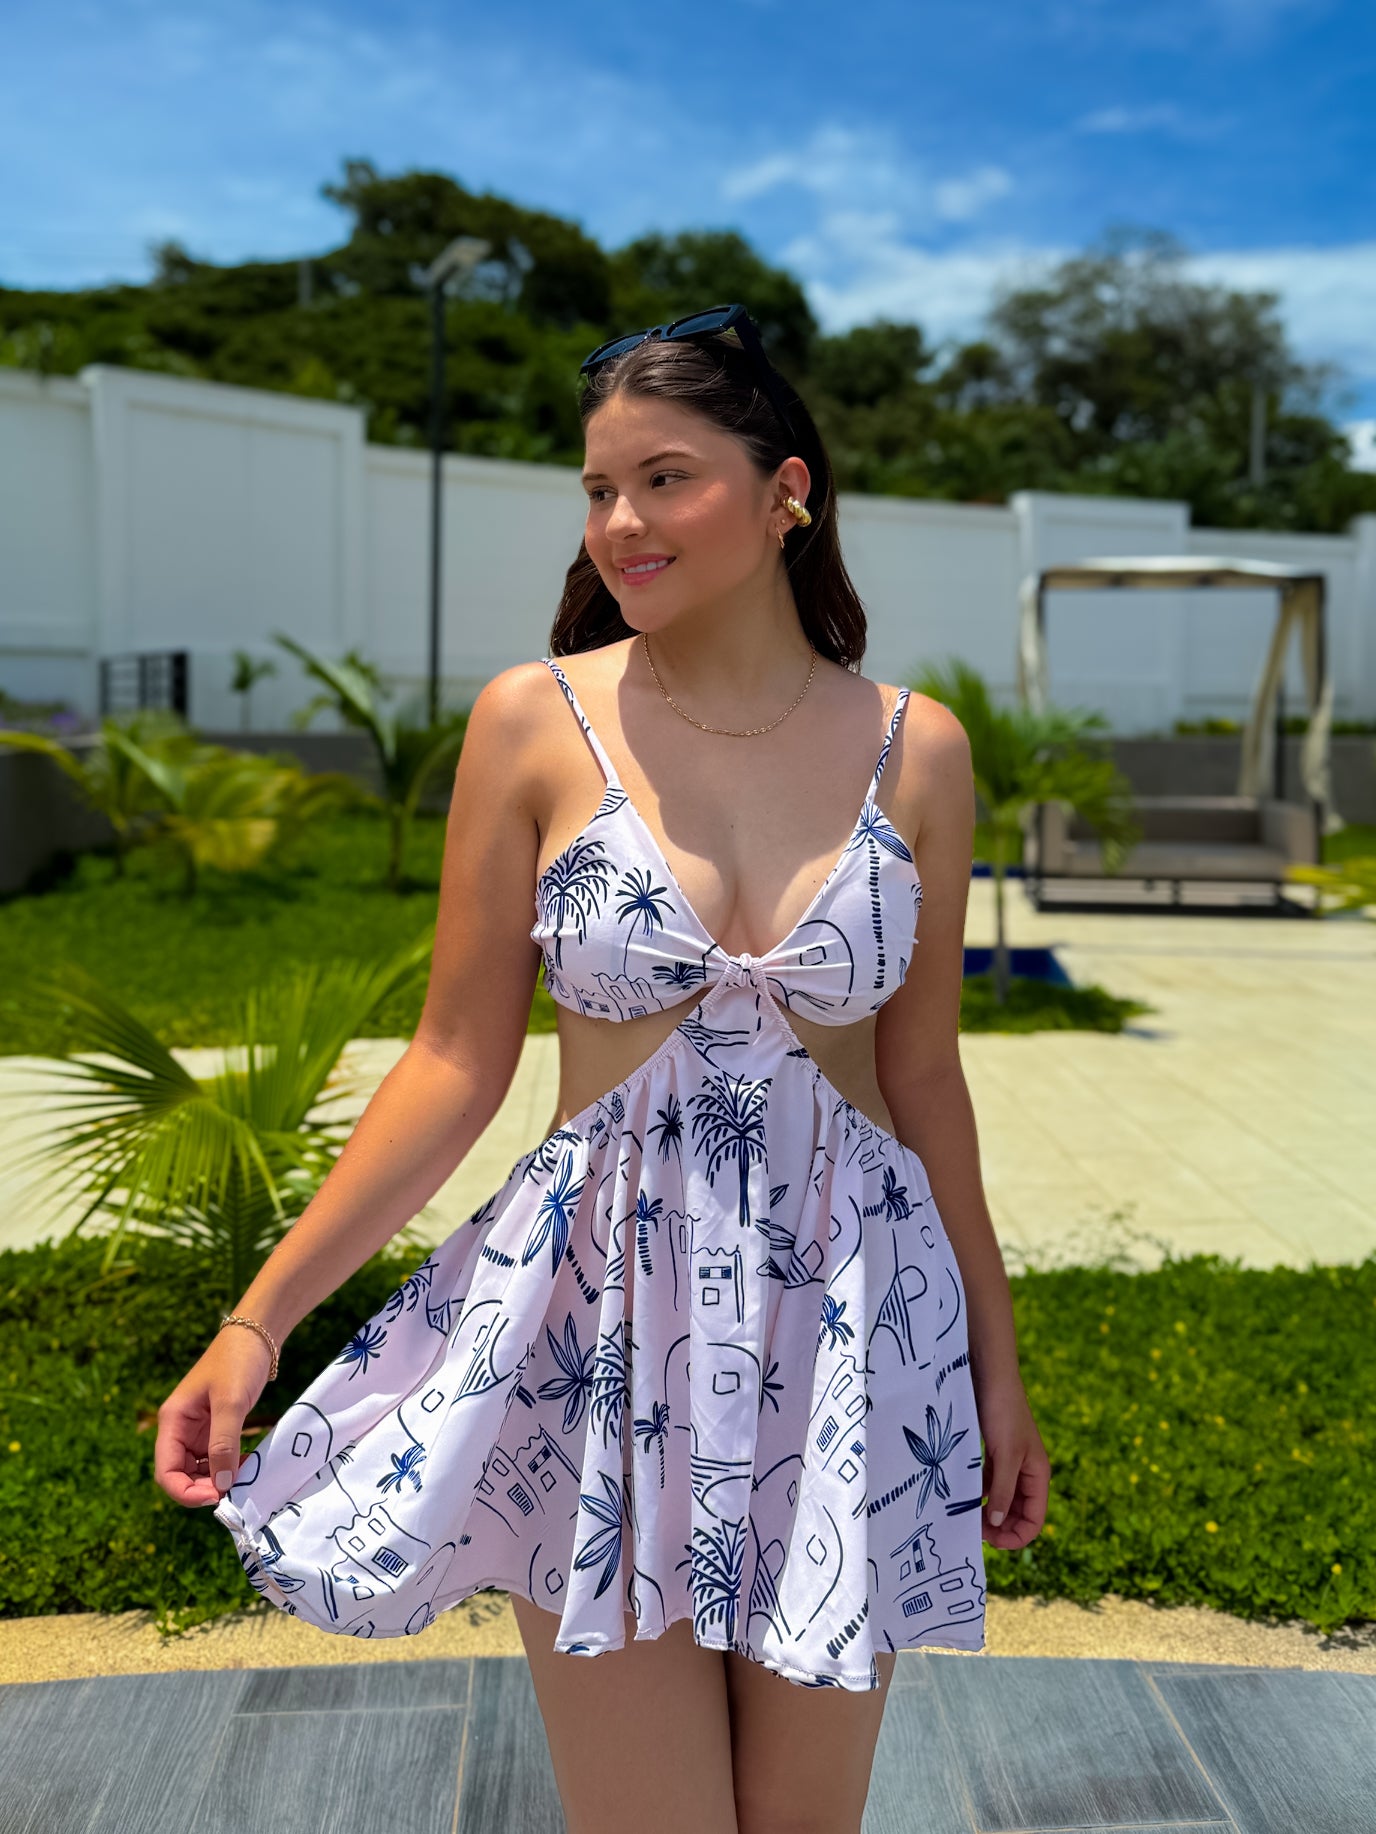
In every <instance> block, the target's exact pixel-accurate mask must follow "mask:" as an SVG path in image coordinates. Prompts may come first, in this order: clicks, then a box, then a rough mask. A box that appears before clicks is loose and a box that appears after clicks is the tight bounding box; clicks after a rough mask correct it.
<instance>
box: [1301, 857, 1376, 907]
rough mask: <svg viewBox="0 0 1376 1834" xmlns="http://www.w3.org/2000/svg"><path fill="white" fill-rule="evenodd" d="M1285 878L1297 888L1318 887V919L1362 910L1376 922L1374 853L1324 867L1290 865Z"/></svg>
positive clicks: (1336, 861) (1375, 859)
mask: <svg viewBox="0 0 1376 1834" xmlns="http://www.w3.org/2000/svg"><path fill="white" fill-rule="evenodd" d="M1285 876H1286V878H1287V879H1289V880H1290V881H1291V882H1292V883H1294V884H1296V885H1315V886H1317V887H1318V892H1319V896H1318V908H1319V915H1320V916H1321V917H1327V916H1330V915H1332V914H1333V913H1334V912H1335V911H1362V912H1363V913H1364V914H1365V915H1366V916H1367V917H1369V918H1371V919H1373V920H1376V854H1370V853H1359V854H1353V855H1351V856H1349V858H1347V859H1345V860H1334V861H1333V862H1331V863H1330V864H1329V865H1327V866H1303V865H1299V864H1292V865H1290V866H1287V867H1286V869H1285ZM1330 899H1331V900H1332V902H1331V903H1330V902H1329V900H1330Z"/></svg>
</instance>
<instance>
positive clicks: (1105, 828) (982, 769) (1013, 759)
mask: <svg viewBox="0 0 1376 1834" xmlns="http://www.w3.org/2000/svg"><path fill="white" fill-rule="evenodd" d="M911 686H913V687H915V688H916V689H917V690H918V692H919V693H920V694H926V695H928V696H930V697H931V699H933V700H938V701H941V702H942V704H943V705H944V706H947V707H949V708H950V710H951V712H952V713H954V714H955V716H956V718H957V719H958V720H959V721H960V723H961V725H962V726H963V727H964V728H965V733H966V736H967V738H968V739H969V741H970V756H971V762H972V764H973V767H974V777H975V795H976V800H977V803H978V817H977V820H976V824H975V854H976V857H977V858H979V859H985V860H988V862H989V865H990V869H991V871H992V873H993V879H994V916H995V923H996V926H997V929H996V940H995V944H994V998H995V1001H996V1002H997V1004H998V1005H1000V1006H1003V1005H1005V1004H1006V1002H1007V998H1008V982H1009V979H1010V974H1009V956H1008V944H1007V939H1006V930H1005V923H1004V902H1003V887H1004V875H1005V873H1006V871H1007V869H1008V867H1009V866H1010V865H1013V864H1014V863H1015V862H1017V861H1019V860H1020V859H1021V857H1022V842H1023V822H1024V818H1025V815H1026V813H1027V811H1028V810H1029V809H1031V808H1032V807H1033V806H1034V805H1035V804H1036V803H1039V802H1064V803H1068V804H1069V805H1070V807H1071V808H1072V809H1073V810H1074V811H1075V813H1076V814H1077V815H1079V816H1080V817H1081V818H1082V819H1083V820H1084V821H1085V822H1087V823H1088V824H1089V826H1090V827H1092V828H1094V829H1095V830H1096V831H1097V833H1098V835H1099V843H1100V849H1101V853H1102V857H1103V862H1104V870H1105V871H1106V872H1117V871H1118V870H1119V868H1120V867H1121V865H1122V863H1123V860H1124V858H1125V856H1126V854H1127V852H1128V849H1129V848H1130V847H1131V846H1132V845H1133V843H1134V842H1135V841H1137V840H1139V839H1140V838H1141V832H1142V831H1141V828H1140V827H1139V826H1138V824H1137V823H1136V822H1135V821H1134V820H1133V818H1132V805H1131V794H1132V786H1131V784H1130V783H1129V782H1128V779H1127V778H1126V777H1125V776H1124V775H1123V774H1122V772H1121V771H1120V770H1119V769H1118V768H1117V766H1116V765H1115V764H1114V762H1113V760H1112V759H1111V758H1110V757H1108V756H1107V755H1104V754H1102V753H1096V752H1094V751H1092V750H1091V749H1089V747H1087V746H1086V744H1085V736H1086V735H1087V734H1088V733H1091V732H1096V731H1102V730H1103V729H1104V728H1105V727H1106V726H1107V724H1108V722H1107V721H1106V720H1105V719H1104V717H1103V715H1102V714H1099V713H1088V712H1083V711H1080V710H1070V709H1065V708H1057V707H1048V708H1047V709H1046V710H1045V711H1044V712H1042V713H1035V712H1033V711H1032V710H1031V708H1028V707H1012V708H1006V707H995V706H994V704H993V702H992V701H991V699H990V697H989V689H988V686H987V685H986V683H985V681H984V679H983V677H982V676H981V675H980V674H979V672H978V671H977V670H976V669H972V668H971V667H970V665H969V664H968V663H965V662H961V661H959V660H954V659H953V660H951V661H949V662H948V664H947V666H946V667H945V668H928V669H926V670H924V671H923V673H922V675H921V676H920V678H919V679H918V680H917V681H915V682H913V683H912V684H911Z"/></svg>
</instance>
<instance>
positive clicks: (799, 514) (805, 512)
mask: <svg viewBox="0 0 1376 1834" xmlns="http://www.w3.org/2000/svg"><path fill="white" fill-rule="evenodd" d="M784 501H785V503H786V504H787V506H788V508H789V509H790V510H791V511H792V513H793V515H794V517H795V518H796V519H797V521H798V522H799V523H801V524H802V526H803V527H804V528H807V526H808V525H809V523H810V522H811V521H812V511H811V510H810V509H808V508H807V507H806V505H804V504H802V503H800V502H799V501H798V499H797V498H796V497H786V498H785V499H784Z"/></svg>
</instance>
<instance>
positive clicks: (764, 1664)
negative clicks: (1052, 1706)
mask: <svg viewBox="0 0 1376 1834" xmlns="http://www.w3.org/2000/svg"><path fill="white" fill-rule="evenodd" d="M226 1501H227V1499H226V1498H221V1505H223V1504H224V1503H225V1502H226ZM229 1509H230V1510H231V1511H232V1512H233V1515H234V1517H236V1518H237V1521H236V1520H230V1519H227V1518H226V1517H224V1516H220V1513H219V1507H218V1506H217V1508H216V1509H215V1511H214V1514H215V1515H216V1516H217V1517H218V1518H219V1520H220V1521H221V1522H223V1523H224V1525H225V1527H226V1528H228V1530H229V1532H230V1535H231V1536H232V1537H233V1539H234V1542H235V1545H236V1546H237V1547H238V1549H239V1551H240V1553H241V1554H249V1555H251V1556H252V1559H253V1563H254V1565H255V1567H256V1568H257V1571H258V1578H257V1579H256V1580H254V1579H252V1578H250V1582H249V1583H250V1584H251V1585H252V1586H253V1588H254V1590H255V1591H256V1592H258V1593H259V1595H260V1596H261V1597H264V1598H266V1599H268V1600H269V1602H270V1603H272V1604H273V1605H275V1606H276V1607H277V1608H278V1609H279V1610H281V1611H284V1612H286V1613H287V1614H288V1615H290V1616H291V1617H294V1618H295V1619H296V1620H297V1622H298V1623H302V1624H309V1625H310V1627H311V1629H312V1630H318V1631H319V1632H320V1634H321V1636H349V1635H351V1634H353V1633H351V1632H349V1631H334V1630H327V1629H326V1628H325V1626H324V1625H323V1624H318V1623H316V1622H315V1620H314V1619H313V1618H308V1617H305V1616H303V1615H302V1613H301V1612H299V1611H298V1610H297V1608H296V1606H295V1605H294V1604H293V1603H292V1600H291V1594H290V1593H288V1592H284V1591H283V1590H282V1588H281V1587H280V1586H279V1585H278V1584H277V1582H276V1580H274V1579H273V1577H272V1572H271V1569H270V1568H269V1567H267V1566H265V1565H264V1563H263V1555H262V1550H261V1549H260V1547H259V1545H258V1540H257V1535H256V1533H255V1531H254V1530H253V1529H252V1528H250V1527H249V1525H248V1522H247V1521H246V1519H245V1517H244V1515H243V1512H242V1511H241V1510H240V1509H239V1508H238V1506H237V1505H236V1504H233V1503H230V1504H229ZM492 1591H496V1592H505V1593H507V1594H508V1596H510V1595H511V1594H513V1593H514V1594H515V1596H516V1597H518V1598H523V1599H524V1600H525V1601H526V1603H527V1604H528V1605H531V1606H533V1607H534V1609H535V1610H536V1611H541V1612H543V1613H544V1614H545V1616H546V1617H553V1618H558V1616H559V1613H558V1612H555V1611H550V1610H549V1608H548V1606H545V1605H542V1604H540V1603H538V1601H537V1600H535V1599H533V1598H532V1597H531V1596H530V1594H529V1592H527V1591H525V1590H524V1588H523V1587H521V1586H519V1585H515V1584H513V1583H512V1581H511V1580H509V1579H507V1578H504V1577H501V1576H494V1577H491V1578H486V1579H477V1580H474V1581H473V1583H472V1585H468V1586H465V1588H464V1590H463V1591H462V1592H460V1593H459V1594H458V1596H457V1597H455V1598H451V1599H448V1600H447V1601H446V1602H445V1603H444V1604H443V1605H441V1606H440V1607H439V1608H438V1609H437V1610H435V1611H434V1614H433V1616H432V1617H431V1618H430V1620H429V1623H427V1624H426V1625H425V1627H424V1628H425V1630H428V1629H429V1628H430V1625H431V1624H433V1623H434V1622H435V1620H436V1619H437V1618H439V1617H442V1616H443V1615H444V1613H445V1612H446V1611H452V1610H454V1609H455V1608H456V1607H457V1606H459V1605H462V1604H466V1603H467V1601H468V1600H469V1599H470V1598H473V1597H474V1596H475V1595H476V1594H477V1593H479V1592H492ZM626 1615H627V1616H628V1617H634V1615H635V1614H634V1613H633V1612H629V1611H628V1612H627V1613H626ZM692 1619H693V1613H692V1612H691V1611H680V1612H679V1613H678V1614H677V1615H676V1616H674V1617H671V1618H666V1619H665V1621H664V1623H663V1624H661V1625H660V1626H659V1628H658V1629H657V1630H653V1629H652V1630H646V1629H641V1628H637V1630H636V1633H635V1636H634V1637H632V1638H631V1639H630V1641H631V1642H633V1643H653V1642H656V1641H657V1640H658V1639H659V1638H660V1637H661V1636H663V1634H664V1632H665V1631H666V1630H668V1629H669V1628H670V1626H671V1625H674V1624H680V1623H683V1622H685V1621H687V1622H690V1623H691V1622H692ZM423 1634H424V1631H423V1630H422V1631H404V1630H400V1631H382V1632H380V1633H379V1635H380V1636H381V1637H383V1638H387V1639H395V1638H397V1637H404V1636H421V1635H423ZM366 1640H368V1641H371V1639H366ZM693 1641H694V1642H695V1643H696V1644H697V1645H698V1647H699V1648H700V1649H711V1650H717V1651H720V1652H721V1653H722V1654H724V1655H725V1654H730V1655H738V1656H744V1657H745V1658H746V1659H747V1661H750V1662H755V1663H757V1664H758V1665H759V1666H760V1667H761V1668H765V1669H768V1670H769V1671H770V1673H771V1674H774V1675H779V1676H781V1677H782V1678H783V1679H784V1680H785V1681H791V1682H793V1683H794V1685H795V1686H810V1687H828V1686H836V1687H841V1688H844V1689H846V1691H847V1692H848V1693H868V1692H871V1691H872V1690H873V1688H874V1686H875V1684H874V1683H873V1682H871V1680H870V1671H869V1670H868V1669H864V1670H860V1669H842V1670H839V1671H837V1672H836V1673H835V1674H827V1675H818V1674H815V1673H813V1672H812V1671H811V1670H810V1669H804V1668H799V1667H797V1666H796V1665H795V1664H793V1663H790V1662H771V1661H769V1660H767V1658H766V1657H764V1656H763V1655H760V1654H758V1653H757V1652H756V1651H754V1650H752V1649H749V1648H747V1647H746V1646H745V1645H744V1644H741V1643H727V1642H716V1641H712V1640H710V1639H707V1638H704V1637H700V1636H699V1635H698V1634H697V1632H696V1630H695V1631H694V1632H693ZM626 1644H627V1639H626V1638H625V1637H624V1636H623V1637H622V1639H621V1641H620V1642H619V1643H612V1642H605V1641H603V1642H598V1643H596V1644H594V1643H591V1642H589V1641H587V1640H586V1639H584V1638H581V1637H567V1638H565V1639H564V1640H563V1641H562V1642H561V1641H560V1640H559V1639H557V1638H556V1640H555V1642H554V1649H555V1651H556V1653H557V1654H559V1655H561V1656H591V1657H594V1658H596V1657H597V1656H601V1655H608V1654H610V1653H611V1652H612V1651H613V1650H618V1649H625V1647H626ZM987 1648H988V1642H987V1639H986V1638H985V1637H984V1636H983V1635H982V1634H981V1637H980V1641H979V1644H978V1645H977V1646H971V1645H969V1644H965V1643H913V1644H909V1645H907V1646H906V1647H905V1648H902V1649H899V1650H897V1651H893V1650H876V1651H875V1652H874V1653H875V1654H876V1655H893V1654H898V1655H911V1654H916V1653H919V1652H921V1651H924V1650H927V1651H936V1652H938V1653H943V1654H949V1655H958V1656H978V1655H983V1654H984V1653H985V1651H986V1650H987Z"/></svg>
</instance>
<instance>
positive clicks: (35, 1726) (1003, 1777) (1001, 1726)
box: [0, 1654, 1376, 1834]
mask: <svg viewBox="0 0 1376 1834" xmlns="http://www.w3.org/2000/svg"><path fill="white" fill-rule="evenodd" d="M609 1757H610V1758H611V1760H612V1761H615V1762H635V1761H637V1759H636V1754H634V1753H631V1752H626V1751H625V1750H624V1749H622V1748H620V1747H615V1746H613V1745H612V1744H609ZM0 1777H3V1779H4V1783H3V1789H2V1790H0V1834H185V1830H187V1829H195V1830H196V1831H197V1834H242V1831H243V1830H244V1829H254V1830H262V1831H263V1834H298V1831H299V1834H325V1831H326V1830H328V1831H329V1834H376V1831H377V1829H378V1828H386V1829H387V1830H388V1834H558V1831H559V1830H561V1829H562V1828H563V1826H564V1823H563V1817H562V1815H561V1812H560V1808H559V1802H558V1796H557V1792H556V1790H555V1787H554V1780H553V1774H552V1771H551V1767H550V1761H549V1752H548V1747H547V1745H546V1742H545V1734H544V1727H543V1723H542V1721H541V1719H540V1715H539V1709H538V1707H537V1705H536V1702H535V1696H534V1691H533V1689H532V1686H531V1681H530V1673H529V1670H528V1668H527V1666H526V1663H525V1660H524V1658H522V1657H487V1658H473V1659H471V1660H465V1661H415V1662H389V1663H385V1664H383V1663H378V1664H369V1665H348V1666H341V1667H323V1668H302V1669H275V1670H255V1669H246V1670H237V1671H221V1672H218V1673H192V1674H179V1675H136V1676H130V1675H122V1676H115V1677H110V1678H105V1679H98V1680H88V1681H51V1682H37V1683H32V1684H18V1685H12V1686H9V1687H3V1688H0ZM1373 1803H1376V1677H1371V1676H1357V1675H1330V1674H1313V1673H1302V1672H1300V1671H1298V1670H1276V1669H1270V1670H1253V1669H1230V1668H1217V1667H1206V1666H1202V1665H1200V1666H1196V1665H1192V1664H1188V1663H1172V1664H1148V1663H1137V1662H1126V1661H1080V1662H1071V1661H1058V1660H1054V1659H1051V1658H1023V1659H1019V1658H1014V1657H992V1656H981V1657H978V1658H970V1657H959V1656H944V1655H940V1654H927V1655H905V1656H901V1657H900V1658H899V1663H898V1668H897V1670H896V1672H895V1677H894V1686H893V1689H892V1690H891V1692H890V1696H889V1700H888V1703H887V1706H886V1709H885V1714H884V1723H883V1729H882V1731H881V1733H880V1738H879V1746H878V1750H877V1752H876V1756H875V1767H874V1776H873V1781H872V1785H871V1789H870V1799H869V1805H868V1808H867V1811H866V1816H865V1834H1023V1831H1024V1830H1026V1831H1029V1834H1030V1831H1032V1830H1036V1831H1037V1834H1062V1831H1064V1834H1069V1831H1070V1830H1072V1829H1074V1830H1085V1829H1099V1830H1105V1831H1107V1830H1110V1829H1116V1830H1120V1831H1122V1834H1126V1831H1128V1830H1131V1831H1132V1834H1166V1830H1176V1831H1179V1830H1183V1829H1186V1828H1190V1829H1217V1830H1219V1834H1299V1831H1300V1830H1303V1834H1370V1830H1371V1828H1372V1826H1373V1807H1372V1805H1373Z"/></svg>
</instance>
